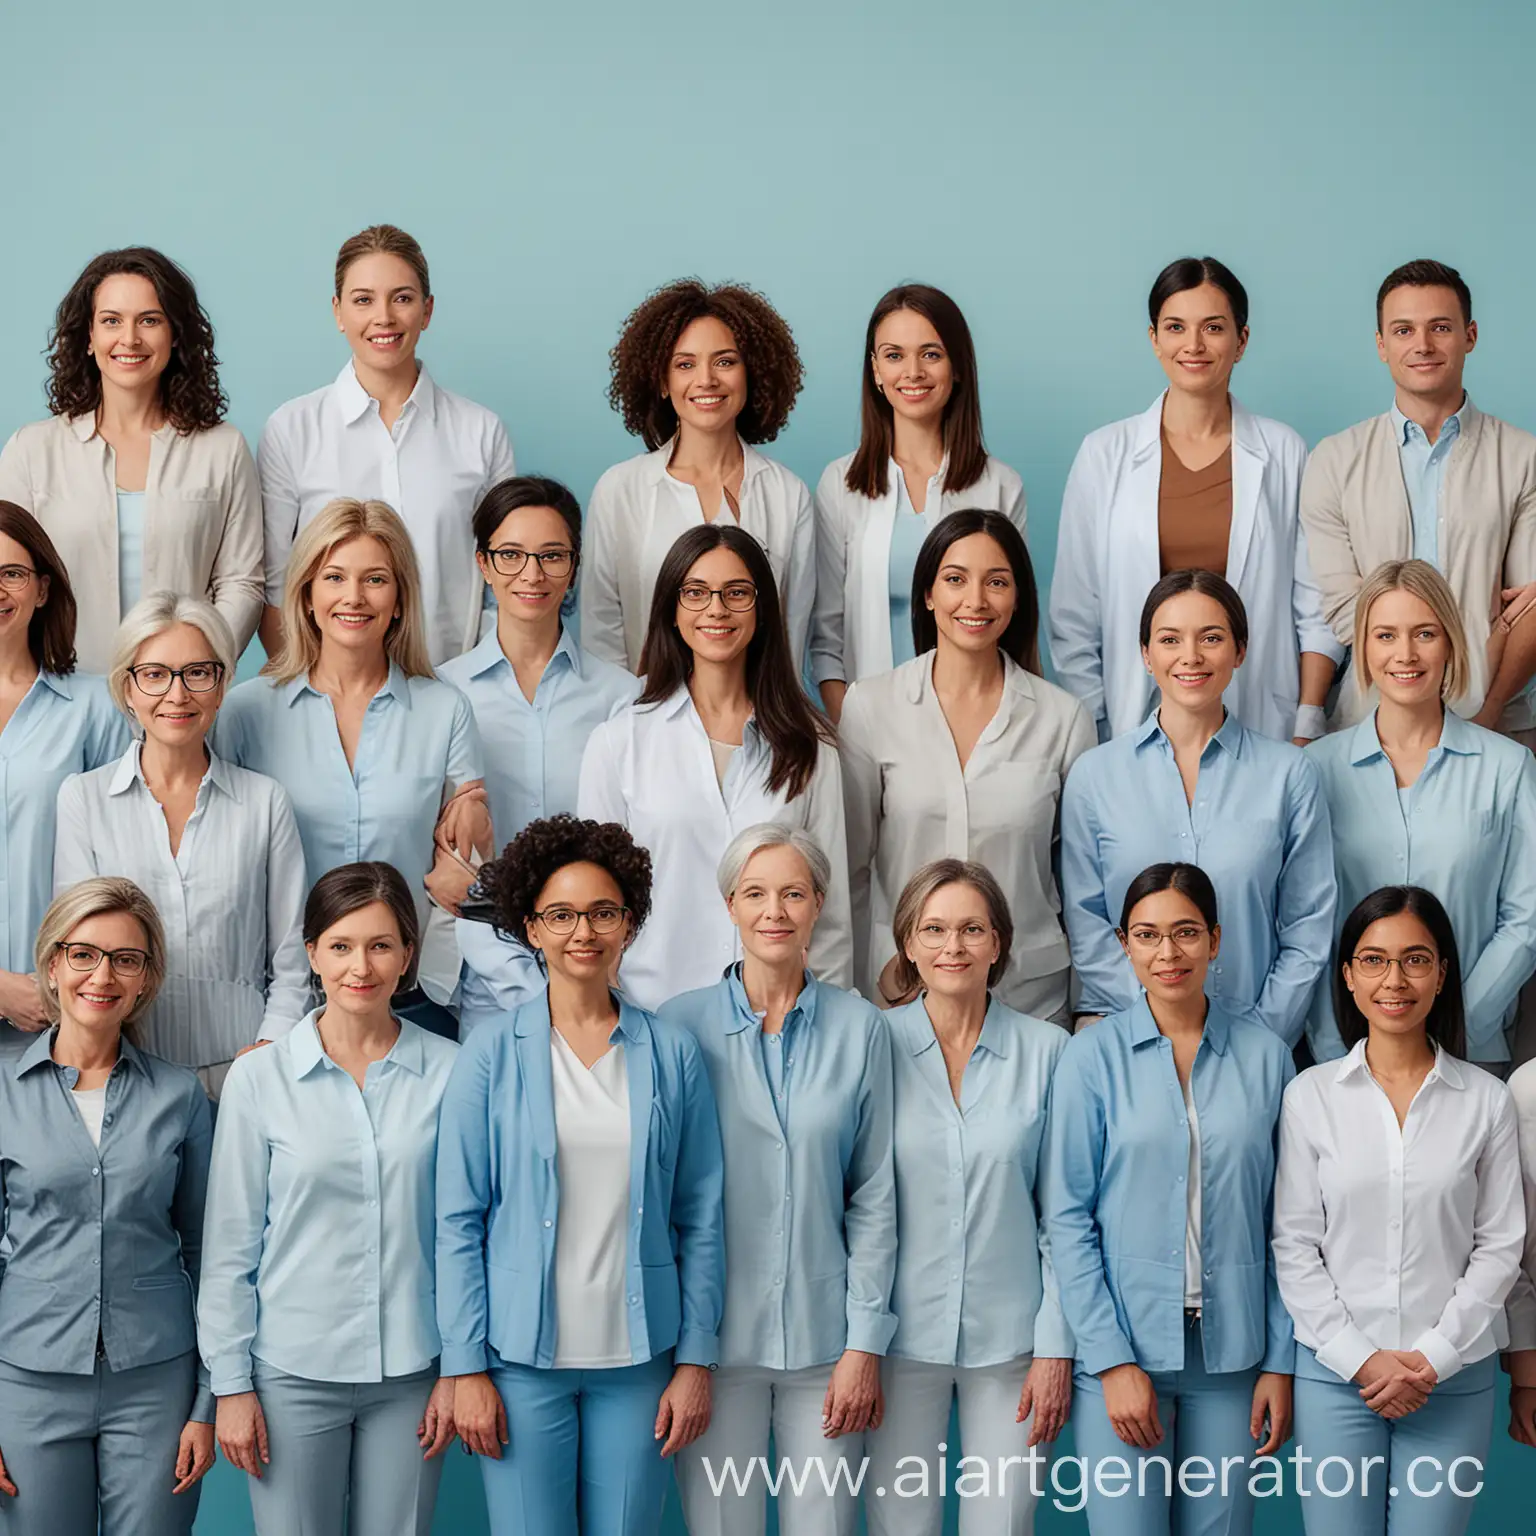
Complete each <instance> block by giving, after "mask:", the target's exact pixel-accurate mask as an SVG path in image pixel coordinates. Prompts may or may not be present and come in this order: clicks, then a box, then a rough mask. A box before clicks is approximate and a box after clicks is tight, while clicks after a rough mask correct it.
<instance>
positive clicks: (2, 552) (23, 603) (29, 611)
mask: <svg viewBox="0 0 1536 1536" xmlns="http://www.w3.org/2000/svg"><path fill="white" fill-rule="evenodd" d="M0 571H15V572H18V573H20V572H31V573H32V574H30V575H28V576H26V577H25V579H23V578H22V577H21V576H20V575H19V574H18V576H17V581H18V584H19V585H18V589H17V590H16V591H15V592H12V591H11V590H10V588H9V587H8V586H6V585H4V584H3V583H0V649H3V648H4V646H5V643H6V641H7V640H8V639H9V638H10V637H11V636H13V635H14V636H16V637H17V643H18V644H20V645H25V644H26V634H27V628H28V626H29V625H30V624H31V623H32V615H33V614H34V613H36V612H37V610H38V609H39V608H41V607H42V606H43V604H44V603H45V602H47V601H48V578H47V577H46V576H39V575H37V574H36V571H37V567H36V565H35V564H34V562H33V560H32V555H31V553H30V551H29V550H28V549H27V546H26V545H25V544H19V543H17V541H16V540H15V539H13V538H11V537H10V536H9V535H8V534H4V533H0Z"/></svg>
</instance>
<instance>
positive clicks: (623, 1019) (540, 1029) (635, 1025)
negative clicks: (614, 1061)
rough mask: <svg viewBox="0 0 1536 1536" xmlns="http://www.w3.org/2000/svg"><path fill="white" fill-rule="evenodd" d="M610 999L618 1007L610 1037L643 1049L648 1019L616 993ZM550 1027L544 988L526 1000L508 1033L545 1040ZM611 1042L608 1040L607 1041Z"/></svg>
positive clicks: (547, 994)
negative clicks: (617, 1018) (619, 1037)
mask: <svg viewBox="0 0 1536 1536" xmlns="http://www.w3.org/2000/svg"><path fill="white" fill-rule="evenodd" d="M610 996H611V997H612V998H613V1000H614V1002H615V1003H617V1004H618V1007H619V1022H618V1025H617V1026H616V1028H615V1030H614V1033H615V1034H620V1035H623V1036H624V1039H625V1041H626V1042H627V1043H628V1044H630V1045H643V1044H644V1043H645V1041H646V1036H647V1034H648V1029H647V1024H646V1020H647V1018H648V1015H647V1014H646V1012H645V1010H644V1009H643V1008H637V1007H636V1006H635V1005H634V1004H633V1003H631V1002H629V1001H627V1000H626V999H625V997H624V996H623V995H622V994H621V993H619V992H612V993H610ZM553 1027H554V1024H553V1021H552V1020H551V1019H550V1017H549V991H548V989H547V988H546V989H545V990H544V991H542V992H540V993H538V995H537V996H535V997H530V998H529V999H528V1001H527V1002H526V1003H524V1004H523V1005H522V1006H521V1007H520V1008H519V1009H518V1010H517V1012H516V1013H514V1014H513V1015H512V1033H513V1034H514V1035H517V1036H519V1037H530V1038H536V1039H542V1040H547V1039H548V1038H549V1032H550V1030H551V1029H552V1028H553ZM609 1038H610V1039H611V1038H612V1037H611V1036H610V1037H609Z"/></svg>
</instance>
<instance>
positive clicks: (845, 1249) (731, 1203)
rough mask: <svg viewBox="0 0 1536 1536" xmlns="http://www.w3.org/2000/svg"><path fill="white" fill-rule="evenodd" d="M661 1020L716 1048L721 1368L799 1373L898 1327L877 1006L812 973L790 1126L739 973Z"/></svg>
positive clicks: (794, 1041) (796, 1046)
mask: <svg viewBox="0 0 1536 1536" xmlns="http://www.w3.org/2000/svg"><path fill="white" fill-rule="evenodd" d="M661 1017H662V1018H664V1019H667V1020H669V1021H674V1022H676V1023H679V1024H683V1025H686V1026H687V1028H688V1029H689V1031H690V1032H691V1033H692V1034H693V1035H694V1036H695V1037H697V1039H698V1041H699V1043H700V1044H701V1045H702V1046H703V1047H704V1058H705V1060H706V1061H707V1062H708V1064H709V1077H710V1081H711V1082H712V1083H713V1084H714V1088H715V1098H716V1099H717V1100H718V1102H719V1105H720V1123H721V1130H722V1134H723V1136H724V1140H725V1262H726V1276H725V1321H724V1324H723V1325H722V1328H721V1334H720V1363H721V1365H752V1366H759V1367H762V1368H764V1369H767V1370H777V1371H798V1370H804V1369H807V1368H808V1367H810V1366H813V1365H825V1364H828V1363H829V1362H831V1361H834V1360H836V1359H837V1358H838V1357H839V1356H840V1355H841V1354H842V1352H843V1351H844V1350H845V1349H859V1350H865V1351H867V1352H868V1353H870V1354H874V1355H883V1354H884V1353H885V1352H886V1349H887V1347H888V1346H889V1345H890V1342H891V1336H892V1334H893V1333H894V1332H895V1329H896V1319H895V1317H894V1316H893V1314H892V1312H891V1285H892V1283H893V1281H894V1278H895V1272H896V1187H895V1176H894V1164H893V1158H892V1154H891V1094H892V1090H891V1036H890V1030H889V1029H888V1028H887V1027H886V1022H885V1019H884V1018H883V1017H882V1015H881V1014H880V1011H879V1010H878V1009H876V1008H874V1007H873V1006H871V1005H870V1004H869V1003H866V1002H865V1001H864V999H863V998H861V997H859V996H858V995H857V994H856V993H853V992H844V991H842V990H841V989H840V988H838V987H832V986H827V985H825V984H824V983H821V982H818V981H816V980H815V979H814V978H813V977H812V976H811V974H810V973H809V972H807V973H806V976H805V984H804V986H803V987H802V988H801V990H800V996H799V998H798V999H797V1001H796V1003H795V1006H794V1008H793V1009H792V1010H791V1014H790V1017H789V1019H787V1020H786V1021H785V1022H786V1037H785V1039H784V1041H783V1043H782V1044H781V1045H780V1047H779V1049H780V1050H782V1051H784V1052H785V1056H784V1078H783V1087H784V1090H785V1098H784V1101H783V1111H784V1121H783V1124H781V1123H780V1117H779V1112H778V1108H777V1107H776V1106H775V1104H774V1101H773V1090H772V1088H771V1086H770V1080H769V1076H768V1071H767V1068H766V1066H765V1065H764V1062H763V1048H762V1045H761V1036H762V1021H761V1019H760V1018H759V1016H758V1015H757V1014H756V1013H754V1012H753V1011H752V1005H751V1003H750V1002H749V1001H748V999H747V993H746V989H745V988H744V987H743V986H742V984H741V978H740V975H739V972H738V968H737V967H735V966H733V967H732V968H731V969H730V971H728V972H727V974H726V975H725V976H724V977H722V978H721V980H719V981H718V982H716V983H715V985H714V986H712V987H701V988H699V990H697V991H695V992H685V993H684V994H683V995H682V996H681V997H675V998H673V999H672V1001H671V1002H669V1003H667V1004H665V1005H664V1006H663V1007H662V1009H661Z"/></svg>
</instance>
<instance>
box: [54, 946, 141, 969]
mask: <svg viewBox="0 0 1536 1536" xmlns="http://www.w3.org/2000/svg"><path fill="white" fill-rule="evenodd" d="M53 947H54V948H55V949H57V950H63V952H64V960H65V963H66V964H67V965H68V966H69V968H70V970H72V971H82V972H85V973H86V974H89V973H90V972H91V971H94V970H95V969H96V967H97V966H99V965H100V964H101V962H102V961H103V960H106V961H108V962H109V963H110V964H111V966H112V973H113V975H115V976H142V975H143V974H144V972H145V970H146V969H147V968H148V966H149V956H148V955H147V954H145V953H144V951H143V950H142V949H102V948H101V947H100V946H99V945H96V944H71V943H70V942H69V941H68V940H67V939H60V940H59V942H58V943H57V944H55V945H54V946H53Z"/></svg>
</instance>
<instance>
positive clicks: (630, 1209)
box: [437, 816, 725, 1536]
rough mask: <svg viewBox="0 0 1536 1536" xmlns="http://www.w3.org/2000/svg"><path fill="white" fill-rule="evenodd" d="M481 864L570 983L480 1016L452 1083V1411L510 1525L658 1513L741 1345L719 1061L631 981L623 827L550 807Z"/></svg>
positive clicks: (442, 1205) (641, 879)
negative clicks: (625, 976)
mask: <svg viewBox="0 0 1536 1536" xmlns="http://www.w3.org/2000/svg"><path fill="white" fill-rule="evenodd" d="M481 884H482V888H483V889H484V890H485V892H486V894H487V896H488V897H489V900H490V901H491V903H492V904H493V906H494V907H495V910H496V924H497V927H499V928H501V929H502V930H503V931H505V932H508V933H515V934H517V935H519V936H520V937H522V938H524V939H526V941H527V943H528V944H529V946H530V947H531V948H533V949H534V950H536V951H537V952H538V953H539V955H540V957H541V960H542V962H543V965H544V968H545V970H546V972H547V974H548V978H549V983H548V988H547V990H546V991H545V992H544V993H543V994H541V995H540V996H538V997H537V998H535V999H533V1000H532V1001H530V1002H527V1003H524V1004H523V1006H522V1007H520V1008H519V1009H517V1011H516V1012H515V1013H514V1014H512V1015H511V1017H510V1018H509V1019H508V1020H506V1021H505V1023H504V1024H503V1025H502V1026H501V1027H498V1028H488V1029H479V1030H476V1031H475V1032H474V1034H472V1035H471V1036H470V1037H469V1038H468V1040H467V1041H466V1042H465V1044H464V1046H463V1048H462V1049H461V1050H460V1052H459V1057H458V1060H457V1061H456V1062H455V1063H454V1068H453V1073H452V1076H451V1077H450V1079H449V1082H448V1091H447V1093H446V1095H445V1096H444V1099H443V1108H442V1117H441V1120H440V1124H439V1131H438V1159H437V1307H438V1324H439V1332H440V1333H441V1335H442V1344H443V1352H442V1359H441V1367H440V1368H441V1370H442V1373H443V1375H444V1376H449V1377H453V1378H454V1394H453V1420H454V1423H455V1425H456V1426H457V1428H458V1433H459V1436H460V1438H461V1439H462V1440H463V1442H464V1444H465V1445H466V1446H467V1447H468V1448H469V1449H470V1450H471V1451H472V1452H474V1453H475V1454H476V1455H477V1456H479V1457H481V1462H480V1470H481V1476H482V1478H483V1481H484V1486H485V1501H486V1505H487V1507H488V1510H489V1513H490V1520H491V1528H492V1529H493V1530H497V1531H511V1530H514V1529H516V1530H529V1531H558V1532H565V1533H574V1532H577V1531H580V1532H581V1533H582V1536H656V1533H657V1532H659V1531H660V1529H661V1516H662V1505H663V1503H664V1501H665V1499H666V1493H667V1484H668V1483H669V1482H670V1481H671V1468H670V1466H669V1464H668V1463H669V1459H670V1458H671V1457H672V1456H673V1455H674V1454H675V1453H676V1452H677V1451H679V1450H681V1449H682V1448H683V1446H685V1445H688V1444H689V1443H690V1442H692V1441H693V1440H695V1439H697V1438H698V1436H699V1435H700V1434H702V1433H703V1431H704V1430H705V1428H706V1427H707V1426H708V1424H709V1416H710V1372H711V1371H712V1370H713V1369H714V1368H715V1366H716V1365H717V1364H718V1363H719V1333H720V1312H721V1305H722V1299H723V1295H724V1287H725V1250H724V1239H723V1236H722V1232H723V1212H722V1188H723V1178H722V1173H721V1162H722V1158H721V1149H720V1126H719V1122H718V1119H717V1117H716V1113H715V1101H714V1095H713V1093H712V1092H711V1090H710V1083H709V1074H708V1072H707V1070H706V1069H705V1065H704V1058H703V1053H702V1051H701V1050H700V1048H699V1044H698V1041H697V1040H696V1039H695V1038H694V1036H693V1035H692V1034H690V1033H689V1032H688V1030H687V1029H685V1028H683V1027H682V1026H681V1025H678V1024H669V1023H663V1022H662V1021H660V1020H658V1019H657V1018H655V1017H654V1016H653V1015H652V1014H650V1013H647V1012H646V1011H645V1010H644V1009H642V1008H637V1007H636V1006H635V1005H634V1004H633V1003H631V1002H629V1001H628V1000H627V999H621V998H620V997H619V996H618V994H617V993H615V992H614V991H613V990H612V989H611V987H610V977H611V976H612V974H613V971H614V968H615V966H616V964H617V962H618V959H619V956H620V955H621V954H622V953H623V952H624V950H625V949H626V948H627V947H628V945H629V944H630V942H631V941H632V940H633V939H634V937H635V935H636V933H637V932H639V931H640V930H641V928H642V927H643V926H644V923H645V919H646V916H647V914H648V913H649V911H650V906H651V861H650V857H649V855H648V854H647V853H646V852H645V850H644V849H643V848H638V847H636V846H635V843H634V842H633V841H632V840H631V838H630V836H629V834H628V833H627V832H626V831H625V830H624V829H623V828H622V827H619V826H615V825H613V824H611V823H609V824H606V825H603V824H599V823H598V822H595V821H578V820H577V819H576V818H575V817H573V816H552V817H549V818H548V819H546V820H542V821H534V822H530V823H529V824H528V826H526V827H525V828H524V829H523V831H522V832H521V833H519V834H518V836H517V837H516V839H514V840H513V841H512V842H511V843H510V844H508V846H507V849H506V851H505V852H504V853H503V854H502V856H501V857H500V858H499V859H493V860H492V861H491V862H490V863H489V864H487V865H486V866H484V868H483V869H482V871H481ZM658 1442H659V1443H658Z"/></svg>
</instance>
